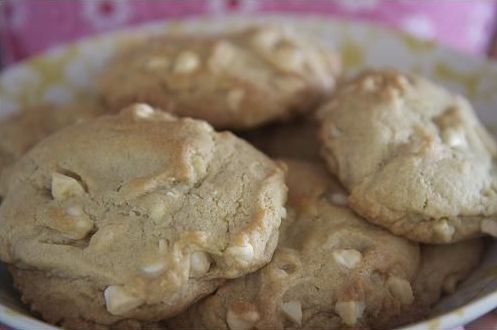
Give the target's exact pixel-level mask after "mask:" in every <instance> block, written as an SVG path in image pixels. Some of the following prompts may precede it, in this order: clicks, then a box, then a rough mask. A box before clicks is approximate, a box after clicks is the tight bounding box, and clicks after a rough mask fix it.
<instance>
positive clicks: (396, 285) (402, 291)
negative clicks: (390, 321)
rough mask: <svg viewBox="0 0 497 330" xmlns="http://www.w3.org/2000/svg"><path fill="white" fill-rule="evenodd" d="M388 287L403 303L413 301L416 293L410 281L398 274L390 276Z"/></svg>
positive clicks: (408, 303) (406, 303)
mask: <svg viewBox="0 0 497 330" xmlns="http://www.w3.org/2000/svg"><path fill="white" fill-rule="evenodd" d="M387 287H388V290H389V291H390V293H391V294H392V295H393V296H394V297H396V298H397V299H399V300H400V302H401V304H402V305H410V304H412V303H413V301H414V294H413V292H412V287H411V284H410V283H409V281H407V280H405V279H403V278H400V277H397V276H390V277H389V278H388V280H387Z"/></svg>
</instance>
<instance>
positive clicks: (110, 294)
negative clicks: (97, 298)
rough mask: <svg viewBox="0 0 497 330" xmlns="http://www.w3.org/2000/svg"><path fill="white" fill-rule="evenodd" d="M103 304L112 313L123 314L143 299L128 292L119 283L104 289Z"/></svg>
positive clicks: (138, 304) (141, 302) (139, 303)
mask: <svg viewBox="0 0 497 330" xmlns="http://www.w3.org/2000/svg"><path fill="white" fill-rule="evenodd" d="M104 298H105V306H106V307H107V311H108V312H109V313H111V314H112V315H123V314H125V313H127V312H129V311H131V310H133V309H135V308H137V307H138V306H140V305H141V304H143V300H142V299H140V298H138V297H135V296H133V295H132V294H130V293H129V292H128V291H127V290H126V289H125V288H124V287H122V286H120V285H111V286H109V287H107V288H106V289H105V291H104Z"/></svg>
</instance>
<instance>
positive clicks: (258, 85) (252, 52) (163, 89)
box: [97, 27, 340, 129]
mask: <svg viewBox="0 0 497 330" xmlns="http://www.w3.org/2000/svg"><path fill="white" fill-rule="evenodd" d="M339 70H340V65H339V61H338V58H337V55H336V53H335V52H333V51H331V50H329V49H327V48H326V47H324V46H322V45H321V44H320V43H319V42H316V41H314V40H311V38H308V37H306V36H302V35H300V34H299V33H296V32H295V31H291V30H288V29H283V28H272V27H259V28H250V29H246V30H243V31H240V32H235V33H226V34H220V35H203V36H199V35H185V36H182V37H164V36H155V37H150V38H148V39H145V40H142V41H141V42H135V43H133V45H132V46H129V47H128V48H126V49H125V50H123V51H122V52H121V53H119V54H118V55H117V56H116V57H115V58H113V59H111V61H110V63H109V65H108V66H107V67H106V69H105V70H104V72H102V76H101V78H100V80H99V83H98V86H97V89H98V92H99V94H100V95H101V97H102V98H103V100H105V102H106V103H107V105H109V106H110V107H111V108H113V109H116V110H119V109H121V108H122V107H123V106H126V105H128V104H130V103H133V102H146V103H150V104H152V105H154V106H157V107H159V108H161V109H164V110H166V111H168V112H171V113H174V114H177V115H179V116H188V117H193V118H199V119H204V120H206V121H208V122H209V123H210V124H212V125H213V126H214V127H217V128H229V129H248V128H253V127H257V126H261V125H262V124H265V123H269V122H272V121H276V120H282V119H286V118H289V117H292V116H293V115H294V114H296V113H300V112H306V111H309V110H312V109H313V108H315V106H316V105H317V104H318V103H319V102H320V101H321V100H322V99H323V98H324V97H326V96H327V95H329V94H330V93H331V92H332V91H333V89H334V86H335V77H336V76H337V74H338V72H339Z"/></svg>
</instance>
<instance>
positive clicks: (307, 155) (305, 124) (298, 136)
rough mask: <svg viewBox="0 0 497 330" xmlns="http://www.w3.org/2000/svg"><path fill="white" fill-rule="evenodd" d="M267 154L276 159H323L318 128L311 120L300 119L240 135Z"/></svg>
mask: <svg viewBox="0 0 497 330" xmlns="http://www.w3.org/2000/svg"><path fill="white" fill-rule="evenodd" d="M239 135H240V137H242V138H244V139H245V140H247V141H248V142H250V143H251V144H252V145H254V146H255V147H256V148H258V149H259V150H261V151H263V152H264V153H265V154H267V155H269V156H271V157H274V158H297V159H302V160H309V161H318V160H320V159H321V155H320V145H321V144H320V143H319V141H318V138H317V127H316V124H315V123H314V122H312V121H311V120H306V119H300V120H299V121H294V122H292V123H288V124H285V125H283V124H275V125H270V126H267V127H263V128H260V129H257V130H253V131H247V132H242V133H239Z"/></svg>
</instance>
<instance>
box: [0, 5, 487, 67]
mask: <svg viewBox="0 0 497 330" xmlns="http://www.w3.org/2000/svg"><path fill="white" fill-rule="evenodd" d="M0 3H2V2H0ZM235 11H243V12H255V13H257V12H273V13H274V12H277V13H281V12H284V13H296V12H297V13H319V14H323V15H329V16H333V17H340V18H348V19H359V20H365V21H370V22H376V23H380V24H385V25H388V26H391V27H394V28H399V29H402V30H405V31H407V32H410V33H412V34H414V35H417V36H419V37H422V38H428V39H435V40H438V41H439V42H441V43H445V44H447V45H450V46H452V47H454V48H458V49H460V50H462V51H466V52H470V53H474V54H482V53H485V51H486V49H487V47H488V43H489V40H490V37H491V35H492V31H493V29H494V25H495V19H496V15H495V14H496V12H497V7H496V1H494V0H458V1H454V0H437V1H414V0H399V1H390V0H336V1H323V0H321V1H312V0H311V1H309V0H279V1H276V0H210V1H201V0H187V1H185V0H168V1H159V0H153V1H149V0H72V1H60V0H59V1H56V0H6V1H4V2H3V6H2V8H1V10H0V13H1V15H3V19H0V24H1V26H0V41H1V42H2V47H1V48H2V50H3V52H4V54H3V55H4V59H5V62H6V63H13V62H16V61H19V60H21V59H23V58H26V57H28V56H32V55H33V54H36V53H39V52H40V51H43V50H45V49H47V48H49V47H52V46H55V45H58V44H61V43H66V42H69V41H74V40H76V39H79V38H81V37H85V36H89V35H93V34H96V33H99V32H103V31H109V30H115V29H118V28H121V27H123V26H130V25H137V24H140V23H144V22H148V21H151V20H157V19H168V18H179V17H187V16H195V15H205V14H214V15H219V14H226V13H229V12H235ZM0 18H2V17H0ZM2 22H3V23H2Z"/></svg>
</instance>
